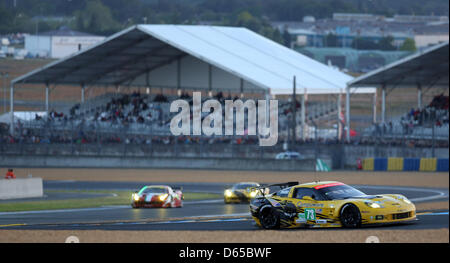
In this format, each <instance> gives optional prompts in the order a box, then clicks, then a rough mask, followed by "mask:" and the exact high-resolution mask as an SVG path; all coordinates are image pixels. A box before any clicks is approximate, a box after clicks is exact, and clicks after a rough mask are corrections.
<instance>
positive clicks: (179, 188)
mask: <svg viewBox="0 0 450 263" xmlns="http://www.w3.org/2000/svg"><path fill="white" fill-rule="evenodd" d="M171 187H172V190H174V191H176V190H180V191H181V192H183V187H182V186H171Z"/></svg>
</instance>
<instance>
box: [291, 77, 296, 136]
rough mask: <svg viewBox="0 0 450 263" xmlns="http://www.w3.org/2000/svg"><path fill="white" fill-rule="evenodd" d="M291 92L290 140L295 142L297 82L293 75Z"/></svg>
mask: <svg viewBox="0 0 450 263" xmlns="http://www.w3.org/2000/svg"><path fill="white" fill-rule="evenodd" d="M293 85H294V86H293V92H292V105H291V106H292V141H293V142H294V143H295V141H296V140H297V118H296V117H297V98H296V95H297V83H296V79H295V76H294V83H293Z"/></svg>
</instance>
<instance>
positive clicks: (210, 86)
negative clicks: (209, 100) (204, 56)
mask: <svg viewBox="0 0 450 263" xmlns="http://www.w3.org/2000/svg"><path fill="white" fill-rule="evenodd" d="M208 96H210V97H212V66H211V64H209V65H208Z"/></svg>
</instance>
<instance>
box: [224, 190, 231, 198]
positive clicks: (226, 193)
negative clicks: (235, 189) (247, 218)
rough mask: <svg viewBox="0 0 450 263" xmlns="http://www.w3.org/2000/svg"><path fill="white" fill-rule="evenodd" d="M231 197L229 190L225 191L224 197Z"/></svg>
mask: <svg viewBox="0 0 450 263" xmlns="http://www.w3.org/2000/svg"><path fill="white" fill-rule="evenodd" d="M231 195H232V193H231V191H230V190H228V189H227V190H225V196H226V197H230V196H231Z"/></svg>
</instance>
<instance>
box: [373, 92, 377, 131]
mask: <svg viewBox="0 0 450 263" xmlns="http://www.w3.org/2000/svg"><path fill="white" fill-rule="evenodd" d="M372 119H373V120H372V121H373V123H374V124H375V123H377V90H375V93H374V94H373V104H372Z"/></svg>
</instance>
